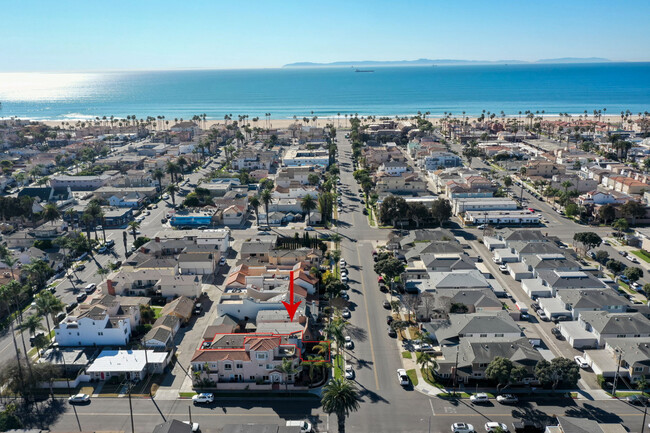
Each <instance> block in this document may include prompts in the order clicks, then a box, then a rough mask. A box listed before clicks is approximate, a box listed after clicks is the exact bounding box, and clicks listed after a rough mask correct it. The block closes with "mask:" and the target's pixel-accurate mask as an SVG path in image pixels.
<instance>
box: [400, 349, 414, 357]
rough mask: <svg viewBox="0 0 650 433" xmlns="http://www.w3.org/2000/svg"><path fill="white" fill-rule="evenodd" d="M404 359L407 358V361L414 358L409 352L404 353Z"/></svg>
mask: <svg viewBox="0 0 650 433" xmlns="http://www.w3.org/2000/svg"><path fill="white" fill-rule="evenodd" d="M402 358H405V359H412V358H413V354H412V353H411V352H409V351H408V350H407V351H404V352H402Z"/></svg>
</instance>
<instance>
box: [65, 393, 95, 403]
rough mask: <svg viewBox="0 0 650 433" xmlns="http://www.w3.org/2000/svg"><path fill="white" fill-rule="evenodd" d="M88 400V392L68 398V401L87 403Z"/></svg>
mask: <svg viewBox="0 0 650 433" xmlns="http://www.w3.org/2000/svg"><path fill="white" fill-rule="evenodd" d="M89 401H90V396H89V395H88V394H75V395H73V396H72V397H70V398H69V399H68V402H69V403H73V404H74V403H87V402H89Z"/></svg>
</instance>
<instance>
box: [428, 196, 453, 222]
mask: <svg viewBox="0 0 650 433" xmlns="http://www.w3.org/2000/svg"><path fill="white" fill-rule="evenodd" d="M451 213H452V212H451V205H450V204H449V200H446V199H444V198H439V199H438V200H436V201H434V202H433V203H432V204H431V217H432V218H433V219H434V220H435V221H436V222H438V225H440V226H441V227H442V226H443V225H444V223H446V222H447V221H449V219H450V218H451Z"/></svg>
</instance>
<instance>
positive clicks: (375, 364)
mask: <svg viewBox="0 0 650 433" xmlns="http://www.w3.org/2000/svg"><path fill="white" fill-rule="evenodd" d="M356 250H357V258H358V259H359V266H361V263H362V262H361V255H360V254H359V248H358V247H357V249H356ZM359 276H360V279H361V288H362V289H363V293H364V295H365V292H366V290H365V286H366V284H365V282H364V279H363V269H362V270H361V272H359ZM363 305H364V306H365V309H366V324H367V327H368V340H369V341H370V355H371V356H372V366H373V368H372V371H373V373H374V374H375V385H376V386H377V390H380V389H381V387H380V386H379V376H378V375H377V361H376V359H375V346H374V345H373V344H372V330H371V329H370V313H369V312H368V302H366V297H365V296H363Z"/></svg>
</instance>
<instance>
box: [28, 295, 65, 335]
mask: <svg viewBox="0 0 650 433" xmlns="http://www.w3.org/2000/svg"><path fill="white" fill-rule="evenodd" d="M34 302H36V311H37V312H38V314H39V315H40V316H45V323H46V324H47V332H48V335H51V334H52V328H51V327H50V314H51V315H53V316H54V315H56V314H58V313H60V312H61V311H63V308H65V307H64V304H63V302H61V300H60V299H59V298H57V297H56V296H54V294H52V292H47V291H44V292H41V293H39V294H38V295H37V296H36V297H35V298H34Z"/></svg>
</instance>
